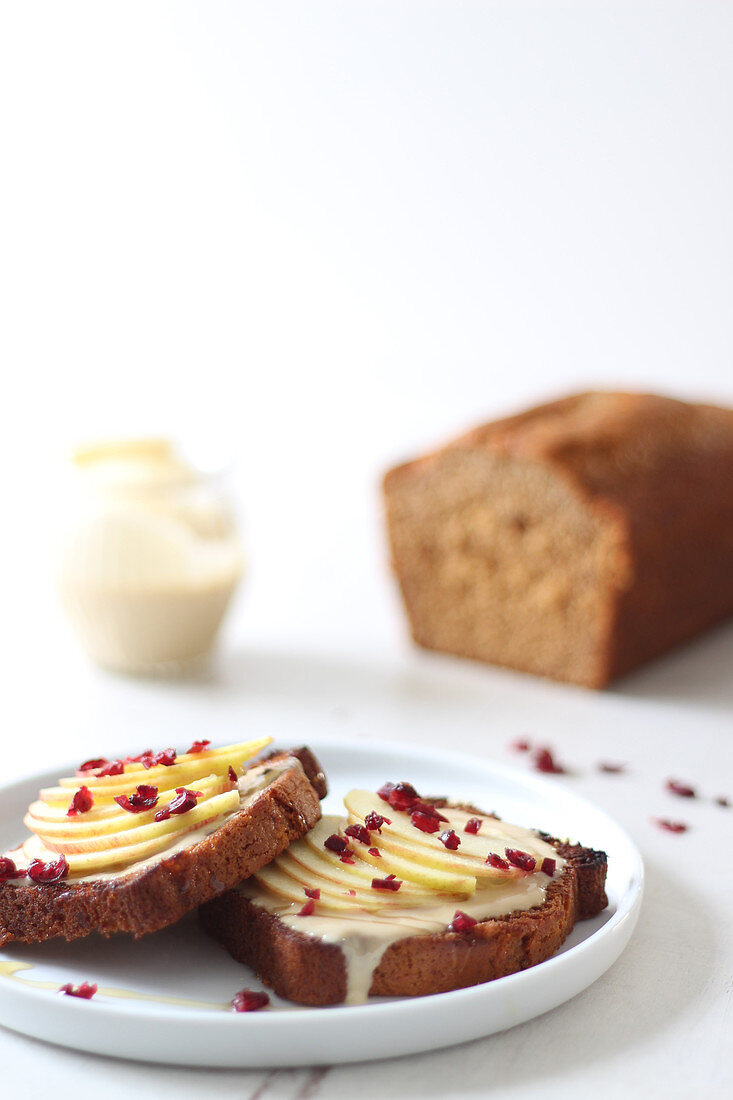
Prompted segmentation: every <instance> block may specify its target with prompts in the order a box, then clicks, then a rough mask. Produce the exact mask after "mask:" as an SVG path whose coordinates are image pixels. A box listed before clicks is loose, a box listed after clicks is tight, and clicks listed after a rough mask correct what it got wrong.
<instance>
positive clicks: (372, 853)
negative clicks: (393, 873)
mask: <svg viewBox="0 0 733 1100" xmlns="http://www.w3.org/2000/svg"><path fill="white" fill-rule="evenodd" d="M369 855H370V856H378V857H379V859H381V858H382V853H381V852H380V851H379V848H370V849H369Z"/></svg>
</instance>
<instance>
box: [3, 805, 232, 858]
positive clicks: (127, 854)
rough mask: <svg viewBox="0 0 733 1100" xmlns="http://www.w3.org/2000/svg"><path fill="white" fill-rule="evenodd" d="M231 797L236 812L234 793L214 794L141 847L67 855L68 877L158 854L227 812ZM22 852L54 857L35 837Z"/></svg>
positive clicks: (41, 856) (136, 845)
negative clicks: (175, 827) (175, 825)
mask: <svg viewBox="0 0 733 1100" xmlns="http://www.w3.org/2000/svg"><path fill="white" fill-rule="evenodd" d="M235 797H236V803H235V804H234V809H235V810H236V809H237V807H238V806H239V796H238V794H237V792H236V791H228V792H227V793H226V794H222V795H216V796H215V797H214V798H212V799H209V800H207V801H206V802H205V803H204V804H203V805H202V806H195V807H194V808H193V809H192V810H189V811H188V813H186V814H181V815H180V816H179V817H178V822H180V828H179V829H178V831H177V832H175V833H161V834H160V835H158V836H156V837H154V838H152V839H150V840H147V841H144V842H143V843H141V844H129V845H125V846H124V847H122V848H115V849H113V850H104V851H100V852H89V853H84V854H82V855H75V854H71V855H69V856H67V862H68V864H69V873H70V874H71V875H93V874H96V873H99V872H105V871H114V870H119V869H121V868H124V867H127V866H130V865H131V864H134V863H138V862H140V861H141V860H144V859H149V858H150V857H151V856H154V855H158V854H159V853H160V852H163V851H164V850H165V849H166V848H168V847H170V846H171V845H172V844H174V843H176V842H177V841H178V840H179V839H180V838H181V837H182V836H184V835H185V834H186V833H188V832H191V830H192V829H198V828H200V827H201V826H202V825H206V824H209V823H211V822H213V821H215V820H217V819H218V818H220V817H222V816H224V815H225V814H227V813H229V812H231V807H232V799H233V798H235ZM159 824H160V825H166V824H167V822H160V823H159ZM34 842H35V843H34ZM23 849H24V851H25V853H26V855H27V856H28V858H30V859H46V860H47V859H49V858H53V857H54V853H53V852H51V850H50V849H48V848H47V847H46V846H45V845H44V844H43V842H42V841H41V840H40V838H38V837H35V836H32V837H30V838H29V839H28V841H26V843H25V844H24V845H23ZM38 850H41V851H44V852H46V853H47V854H46V855H45V856H44V855H36V854H35V853H36V852H37V851H38ZM31 853H33V854H31Z"/></svg>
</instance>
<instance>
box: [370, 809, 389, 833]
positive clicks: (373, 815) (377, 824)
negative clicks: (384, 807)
mask: <svg viewBox="0 0 733 1100" xmlns="http://www.w3.org/2000/svg"><path fill="white" fill-rule="evenodd" d="M364 824H365V825H366V827H367V829H368V830H369V832H370V833H381V831H382V826H383V825H391V824H392V822H391V821H390V819H389V818H388V817H382V815H381V814H378V813H377V812H376V810H371V811H370V812H369V813H368V814H367V815H366V817H365V818H364Z"/></svg>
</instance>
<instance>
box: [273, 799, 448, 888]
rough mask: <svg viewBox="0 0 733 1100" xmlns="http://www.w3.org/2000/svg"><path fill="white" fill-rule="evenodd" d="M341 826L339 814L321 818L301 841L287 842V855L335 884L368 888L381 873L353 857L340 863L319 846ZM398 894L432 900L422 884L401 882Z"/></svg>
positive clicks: (332, 854) (342, 822) (334, 855)
mask: <svg viewBox="0 0 733 1100" xmlns="http://www.w3.org/2000/svg"><path fill="white" fill-rule="evenodd" d="M343 825H344V819H343V818H341V817H334V816H327V817H322V818H321V820H320V821H319V822H317V824H316V825H315V826H314V827H313V828H312V829H311V830H310V832H309V833H306V835H305V836H304V837H303V838H302V839H301V840H296V842H295V844H291V845H290V847H289V848H288V855H289V856H291V857H292V858H293V859H295V860H297V862H298V863H301V864H302V865H303V866H304V867H305V868H307V869H308V870H312V871H315V872H316V873H317V874H321V875H323V876H324V877H325V878H330V879H332V880H333V881H334V882H336V883H338V884H339V885H345V886H352V887H355V888H357V889H358V888H359V887H362V888H364V889H367V890H369V889H371V885H372V879H374V878H382V877H384V876H382V875H379V876H378V875H375V874H374V871H373V869H372V868H371V867H369V866H368V865H367V864H366V863H364V862H363V861H361V860H357V861H356V862H355V863H353V864H352V863H343V862H342V861H341V860H340V859H339V857H338V856H337V855H336V854H335V853H334V852H330V851H329V850H328V849H327V848H324V846H323V842H324V841H325V840H326V839H327V838H328V837H329V836H331V835H332V834H334V833H338V832H339V829H341V828H342V827H343ZM399 893H400V896H401V897H410V898H412V897H414V898H416V899H418V898H421V897H431V896H432V898H433V899H434V898H435V894H431V892H430V891H428V890H426V889H425V888H424V887H422V886H416V885H415V884H414V883H411V882H404V883H403V885H402V886H401V887H400V891H399Z"/></svg>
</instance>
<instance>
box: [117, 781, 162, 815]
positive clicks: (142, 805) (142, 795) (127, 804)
mask: <svg viewBox="0 0 733 1100" xmlns="http://www.w3.org/2000/svg"><path fill="white" fill-rule="evenodd" d="M115 802H116V803H117V805H118V806H121V807H122V809H123V810H127V812H128V813H129V814H142V813H145V811H146V810H152V809H153V807H154V806H157V804H158V788H157V787H152V786H150V785H149V784H147V783H141V784H140V785H139V786H138V788H137V790H136V791H135V793H134V794H131V795H129V796H128V795H126V794H118V795H115Z"/></svg>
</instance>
